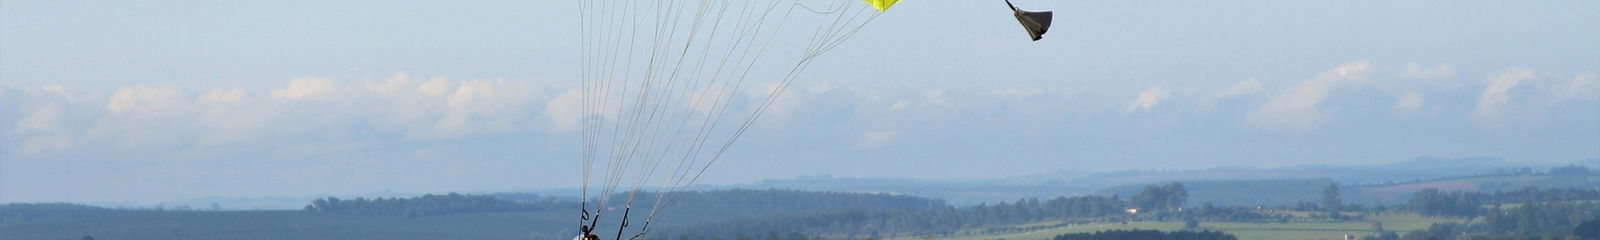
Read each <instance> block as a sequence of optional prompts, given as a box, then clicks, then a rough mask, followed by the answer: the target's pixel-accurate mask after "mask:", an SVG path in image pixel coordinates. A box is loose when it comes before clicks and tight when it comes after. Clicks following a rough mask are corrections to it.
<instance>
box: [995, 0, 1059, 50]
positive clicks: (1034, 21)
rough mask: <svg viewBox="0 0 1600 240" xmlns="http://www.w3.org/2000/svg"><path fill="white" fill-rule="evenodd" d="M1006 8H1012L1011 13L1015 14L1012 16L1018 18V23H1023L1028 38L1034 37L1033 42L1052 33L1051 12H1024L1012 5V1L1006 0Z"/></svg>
mask: <svg viewBox="0 0 1600 240" xmlns="http://www.w3.org/2000/svg"><path fill="white" fill-rule="evenodd" d="M1006 6H1009V7H1011V11H1012V12H1014V13H1013V14H1012V15H1014V16H1016V17H1017V22H1021V23H1022V29H1024V30H1028V36H1030V37H1033V41H1039V39H1044V33H1045V32H1047V31H1050V18H1051V15H1052V13H1051V12H1050V11H1043V12H1031V11H1023V10H1022V9H1021V8H1017V5H1013V4H1011V0H1006Z"/></svg>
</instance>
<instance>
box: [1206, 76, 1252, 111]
mask: <svg viewBox="0 0 1600 240" xmlns="http://www.w3.org/2000/svg"><path fill="white" fill-rule="evenodd" d="M1256 91H1261V80H1257V79H1255V78H1251V79H1245V80H1244V81H1239V82H1238V83H1234V84H1233V86H1229V87H1228V88H1227V89H1223V90H1222V91H1217V92H1213V93H1210V94H1206V95H1205V96H1203V97H1200V104H1199V105H1200V108H1201V109H1209V108H1211V107H1213V106H1216V105H1217V100H1221V99H1227V98H1233V97H1239V96H1244V95H1250V94H1253V93H1256Z"/></svg>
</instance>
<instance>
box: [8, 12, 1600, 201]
mask: <svg viewBox="0 0 1600 240" xmlns="http://www.w3.org/2000/svg"><path fill="white" fill-rule="evenodd" d="M1017 3H1018V4H1020V5H1021V6H1022V7H1024V8H1029V9H1049V10H1054V11H1055V12H1056V23H1055V25H1054V27H1053V29H1052V30H1051V32H1050V34H1048V35H1046V38H1045V40H1044V41H1040V42H1029V41H1027V37H1026V34H1024V33H1023V31H1022V29H1020V28H1018V27H1017V26H1016V23H1015V20H1014V19H1012V18H1011V16H1010V15H1009V12H1007V10H1006V9H1005V8H1004V7H1003V5H1000V4H999V2H980V1H903V2H902V3H901V4H900V5H897V6H896V7H895V8H894V9H893V10H892V11H890V12H889V13H888V14H886V15H884V16H883V17H881V18H879V19H878V20H877V21H876V22H873V23H872V25H869V26H868V27H867V28H866V30H864V31H863V32H862V33H861V34H859V35H857V36H856V37H855V38H854V39H852V40H851V41H850V42H848V43H847V44H845V45H844V46H842V47H840V48H839V49H836V50H834V51H832V52H830V53H829V54H828V55H825V56H823V57H822V58H821V59H819V60H818V62H817V63H816V64H815V65H813V66H811V67H810V69H809V71H808V72H807V73H806V74H805V75H804V76H803V77H802V78H801V79H799V80H798V81H799V82H798V83H796V87H795V88H794V89H791V90H790V91H789V92H787V93H786V95H784V98H783V99H782V100H781V101H780V104H779V107H778V108H777V110H775V111H774V113H773V114H771V116H769V117H768V118H764V119H763V120H762V122H760V123H759V124H758V125H757V126H756V128H755V129H754V130H753V132H752V133H750V135H748V136H746V139H745V140H741V142H740V144H739V145H738V146H736V147H735V149H734V150H733V151H732V152H730V153H729V156H728V159H729V160H726V161H724V162H721V163H719V165H717V166H715V167H713V169H712V170H711V171H712V172H711V173H710V176H708V177H707V178H706V179H704V180H703V181H704V182H708V183H738V182H748V181H754V180H758V179H765V178H784V177H790V176H794V175H800V174H833V175H835V176H851V177H906V178H930V179H977V178H990V177H1002V176H1015V175H1025V174H1038V173H1046V172H1053V171H1056V170H1061V169H1073V170H1115V169H1132V168H1164V169H1166V168H1170V169H1186V168H1206V167H1218V166H1244V167H1271V166H1290V165H1306V164H1377V163H1386V162H1395V161H1403V160H1406V159H1410V158H1414V157H1418V156H1425V155H1431V156H1445V157H1450V156H1490V157H1502V158H1505V159H1507V160H1510V161H1518V162H1527V163H1538V164H1548V163H1563V162H1570V161H1575V160H1580V159H1586V158H1594V157H1600V80H1597V78H1600V76H1597V72H1600V44H1596V43H1600V21H1596V19H1600V3H1596V2H1594V1H1477V0H1470V1H1266V2H1263V1H1201V2H1182V1H1180V2H1173V1H1018V2H1017ZM576 9H577V6H576V5H575V4H574V3H572V2H569V1H467V2H449V3H445V2H392V1H335V2H327V1H226V2H178V1H154V2H101V1H5V2H0V202H16V201H24V202H31V201H85V202H155V201H165V200H173V199H182V198H194V197H206V196H268V195H312V194H351V193H365V192H376V191H398V192H444V191H493V190H515V189H530V188H564V187H574V186H576V185H577V184H578V180H577V179H576V178H577V176H578V172H577V171H576V169H578V163H579V162H578V160H577V159H578V158H577V154H578V152H579V151H577V150H576V148H577V144H573V142H575V141H577V139H578V138H579V136H578V133H577V132H575V131H573V130H572V129H571V119H572V118H571V116H570V115H571V113H569V112H566V111H565V110H564V109H569V108H570V106H569V105H570V102H563V101H560V99H561V98H562V97H563V96H569V97H570V93H571V91H573V89H574V88H576V87H577V86H578V83H577V82H578V80H577V79H578V76H579V72H578V71H577V70H576V69H577V68H578V67H579V66H578V64H577V62H578V61H577V56H579V51H578V50H577V49H578V48H579V47H578V46H579V38H577V37H575V36H574V35H576V33H577V32H578V29H577V28H576V27H575V25H576V23H575V21H576V19H577V18H578V16H577V15H576V14H577V11H576Z"/></svg>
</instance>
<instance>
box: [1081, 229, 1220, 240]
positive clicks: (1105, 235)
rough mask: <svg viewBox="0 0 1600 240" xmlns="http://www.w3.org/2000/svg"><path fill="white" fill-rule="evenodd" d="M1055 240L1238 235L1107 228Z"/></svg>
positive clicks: (1216, 239)
mask: <svg viewBox="0 0 1600 240" xmlns="http://www.w3.org/2000/svg"><path fill="white" fill-rule="evenodd" d="M1051 239H1053V240H1238V239H1239V237H1238V236H1234V235H1233V234H1228V233H1224V232H1217V231H1173V232H1162V231H1158V230H1141V229H1134V230H1106V231H1097V232H1093V233H1068V234H1061V235H1056V237H1055V238H1051Z"/></svg>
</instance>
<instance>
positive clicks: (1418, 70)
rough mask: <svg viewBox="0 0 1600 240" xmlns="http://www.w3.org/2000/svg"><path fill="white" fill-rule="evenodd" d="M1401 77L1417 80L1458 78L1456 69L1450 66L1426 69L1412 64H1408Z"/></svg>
mask: <svg viewBox="0 0 1600 240" xmlns="http://www.w3.org/2000/svg"><path fill="white" fill-rule="evenodd" d="M1400 76H1402V77H1408V78H1416V79H1439V78H1452V77H1455V76H1456V69H1455V67H1451V66H1450V64H1439V65H1435V66H1433V67H1424V66H1422V64H1418V63H1415V62H1412V63H1407V64H1406V69H1405V72H1402V73H1400Z"/></svg>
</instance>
